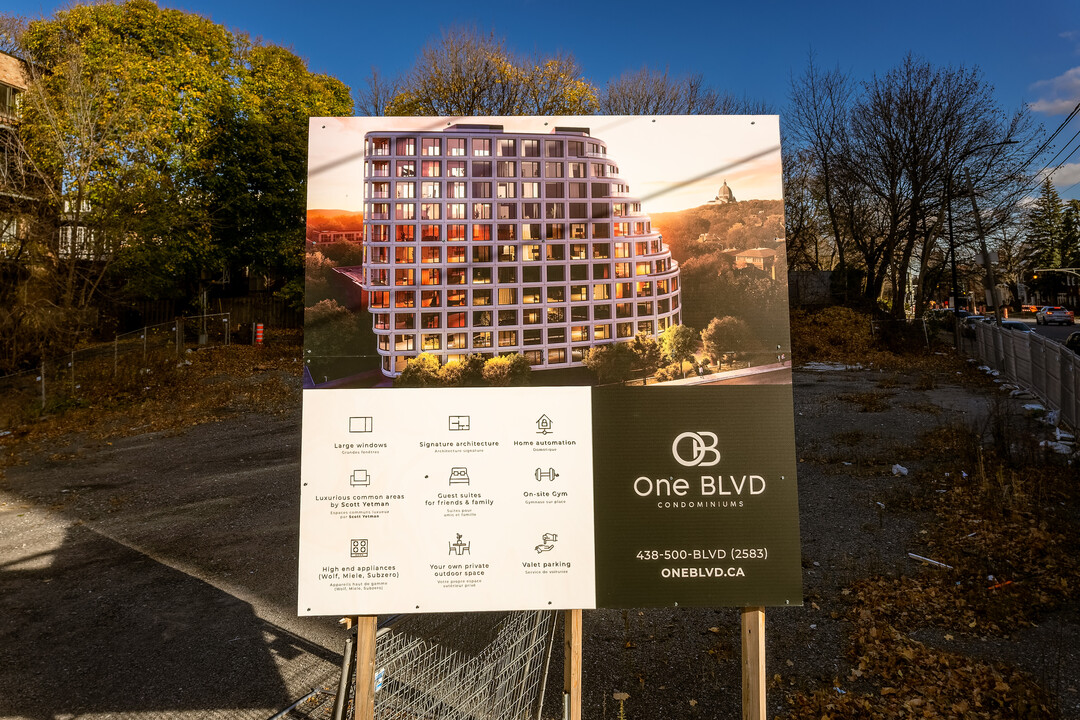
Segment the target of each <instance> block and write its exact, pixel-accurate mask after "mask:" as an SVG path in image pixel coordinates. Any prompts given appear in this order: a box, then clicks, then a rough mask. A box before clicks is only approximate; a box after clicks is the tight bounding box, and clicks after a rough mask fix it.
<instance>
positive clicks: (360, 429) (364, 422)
mask: <svg viewBox="0 0 1080 720" xmlns="http://www.w3.org/2000/svg"><path fill="white" fill-rule="evenodd" d="M373 424H374V423H373V418H370V417H351V418H349V432H351V433H369V432H371V431H372V426H373Z"/></svg>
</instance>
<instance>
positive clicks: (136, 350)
mask: <svg viewBox="0 0 1080 720" xmlns="http://www.w3.org/2000/svg"><path fill="white" fill-rule="evenodd" d="M229 323H230V317H229V313H218V314H213V315H196V316H192V317H180V318H176V319H175V320H173V321H172V322H167V323H160V324H158V325H148V326H146V327H143V328H140V329H138V330H134V331H132V332H127V333H123V334H120V335H117V336H116V338H114V339H113V341H112V342H107V343H100V344H97V345H93V346H92V347H87V348H82V349H79V350H73V351H71V352H70V353H67V354H65V355H60V356H56V357H52V358H49V359H47V360H43V361H42V362H41V364H40V365H39V366H38V367H37V368H35V369H33V370H27V371H24V372H21V373H15V374H12V375H6V376H4V377H0V395H2V396H3V397H4V398H5V399H6V402H5V403H4V406H3V407H0V428H3V427H5V425H9V424H11V423H12V422H13V421H14V420H17V419H18V417H17V415H18V414H20V413H26V412H40V413H48V412H51V411H54V410H60V409H63V408H64V407H66V406H70V405H73V404H78V403H80V402H81V401H83V400H85V398H87V397H89V396H91V395H92V394H93V393H94V392H95V391H101V390H102V388H103V387H106V388H124V387H128V386H134V385H135V384H136V383H137V382H138V381H139V380H140V378H144V377H145V376H146V375H149V374H151V373H160V372H161V371H163V370H166V369H175V368H176V367H177V366H178V365H180V364H183V363H185V362H186V360H185V358H184V356H185V354H186V353H187V351H188V350H192V349H194V348H198V347H212V346H221V345H228V344H229V343H230V327H229ZM5 410H6V411H5Z"/></svg>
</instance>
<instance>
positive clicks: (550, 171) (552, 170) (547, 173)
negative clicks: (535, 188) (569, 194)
mask: <svg viewBox="0 0 1080 720" xmlns="http://www.w3.org/2000/svg"><path fill="white" fill-rule="evenodd" d="M544 177H546V178H561V177H563V164H562V163H561V162H547V163H544Z"/></svg>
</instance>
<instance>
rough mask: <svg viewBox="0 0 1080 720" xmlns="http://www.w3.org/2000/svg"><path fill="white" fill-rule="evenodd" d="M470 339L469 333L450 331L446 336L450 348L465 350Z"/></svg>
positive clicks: (447, 345) (447, 346)
mask: <svg viewBox="0 0 1080 720" xmlns="http://www.w3.org/2000/svg"><path fill="white" fill-rule="evenodd" d="M468 341H469V334H468V333H450V334H448V335H447V336H446V348H447V349H448V350H464V349H465V345H466V343H467V342H468Z"/></svg>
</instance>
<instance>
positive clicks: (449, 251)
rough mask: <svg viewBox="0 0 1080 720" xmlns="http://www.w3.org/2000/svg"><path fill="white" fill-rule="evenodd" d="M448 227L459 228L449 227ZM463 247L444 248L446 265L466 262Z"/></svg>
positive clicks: (448, 246)
mask: <svg viewBox="0 0 1080 720" xmlns="http://www.w3.org/2000/svg"><path fill="white" fill-rule="evenodd" d="M450 227H459V226H454V225H451V226H450ZM466 261H467V260H466V256H465V246H464V245H447V246H446V262H448V263H463V262H466Z"/></svg>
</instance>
